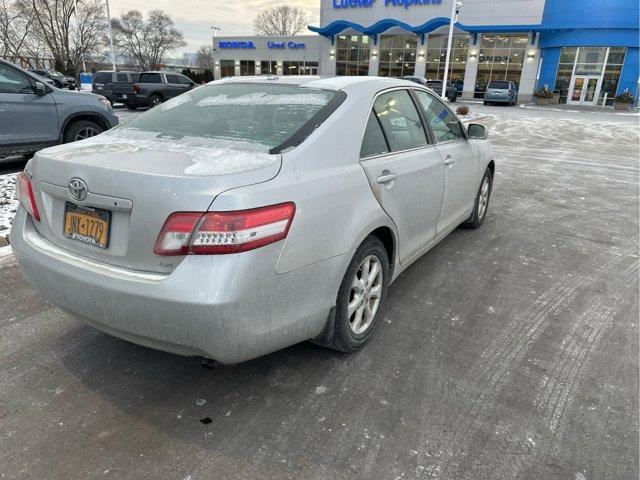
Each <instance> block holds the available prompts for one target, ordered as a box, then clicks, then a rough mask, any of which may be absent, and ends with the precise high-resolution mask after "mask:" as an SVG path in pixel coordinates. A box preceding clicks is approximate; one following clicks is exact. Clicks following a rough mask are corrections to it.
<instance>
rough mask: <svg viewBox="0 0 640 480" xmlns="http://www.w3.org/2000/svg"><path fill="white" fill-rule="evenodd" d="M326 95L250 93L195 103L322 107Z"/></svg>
mask: <svg viewBox="0 0 640 480" xmlns="http://www.w3.org/2000/svg"><path fill="white" fill-rule="evenodd" d="M327 101H328V98H327V95H323V94H321V93H305V94H301V95H270V94H267V93H252V94H250V95H243V96H242V97H231V98H230V97H229V96H228V95H216V96H215V97H206V98H203V99H202V100H200V101H199V102H198V103H196V106H198V107H210V106H218V105H255V106H263V105H284V106H288V107H289V106H292V105H306V106H316V107H324V106H325V105H326V104H327Z"/></svg>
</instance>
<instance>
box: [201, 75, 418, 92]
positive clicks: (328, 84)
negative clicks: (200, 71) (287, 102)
mask: <svg viewBox="0 0 640 480" xmlns="http://www.w3.org/2000/svg"><path fill="white" fill-rule="evenodd" d="M223 83H276V84H283V85H304V86H307V87H312V88H323V89H328V90H344V89H346V88H349V87H352V86H356V85H362V84H365V83H366V84H368V86H375V85H376V84H379V86H380V87H381V88H388V87H393V86H394V85H398V86H400V85H409V84H411V82H409V81H407V80H402V79H396V78H387V77H370V76H362V77H347V76H339V77H338V76H336V77H321V76H307V75H299V76H298V75H286V76H276V75H256V76H247V77H228V78H223V79H220V80H214V81H213V82H209V83H208V84H207V85H219V84H223Z"/></svg>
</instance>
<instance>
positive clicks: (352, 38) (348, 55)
mask: <svg viewBox="0 0 640 480" xmlns="http://www.w3.org/2000/svg"><path fill="white" fill-rule="evenodd" d="M337 47H338V49H337V51H338V58H337V59H336V74H337V75H369V55H370V50H371V49H370V45H369V37H367V36H366V35H339V36H338V42H337Z"/></svg>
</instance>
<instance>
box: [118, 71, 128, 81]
mask: <svg viewBox="0 0 640 480" xmlns="http://www.w3.org/2000/svg"><path fill="white" fill-rule="evenodd" d="M116 79H117V80H116V81H117V82H118V83H127V82H128V81H129V79H128V78H127V74H126V73H119V74H118V75H117V76H116Z"/></svg>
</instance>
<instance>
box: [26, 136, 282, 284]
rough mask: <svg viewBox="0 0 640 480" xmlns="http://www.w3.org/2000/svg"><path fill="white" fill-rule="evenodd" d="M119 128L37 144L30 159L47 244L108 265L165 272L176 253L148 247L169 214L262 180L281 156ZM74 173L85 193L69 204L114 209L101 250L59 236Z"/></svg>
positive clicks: (275, 169) (197, 208)
mask: <svg viewBox="0 0 640 480" xmlns="http://www.w3.org/2000/svg"><path fill="white" fill-rule="evenodd" d="M123 132H124V133H126V132H125V131H124V129H122V130H121V129H116V130H113V131H111V132H108V133H105V134H102V135H99V136H97V137H94V138H91V139H88V140H84V141H81V142H76V143H73V144H67V145H61V146H57V147H52V148H48V149H45V150H41V151H40V152H38V153H37V154H36V156H35V157H34V158H33V159H32V160H31V161H30V162H29V165H28V166H27V168H28V169H29V171H30V172H31V173H32V174H33V178H34V186H35V194H36V197H37V198H39V201H38V203H39V205H42V206H43V208H42V211H43V215H42V217H43V218H42V221H41V222H40V223H37V224H36V228H37V230H38V232H39V233H40V234H41V235H42V236H44V237H45V238H46V239H47V240H49V241H50V242H51V243H53V244H55V245H58V246H60V247H62V248H65V249H66V250H69V251H72V252H74V253H76V254H78V255H81V256H85V257H88V258H92V259H94V260H98V261H101V262H105V263H108V264H111V265H115V266H120V267H125V268H129V269H133V270H140V271H154V272H163V273H169V272H171V271H172V270H173V269H174V268H175V267H176V266H177V265H178V264H179V263H180V260H181V259H180V258H175V257H174V258H172V259H171V261H170V262H168V261H163V258H161V257H157V256H155V255H154V254H153V247H154V244H155V241H156V239H157V236H158V233H159V232H160V229H161V227H162V225H163V223H164V222H165V220H166V219H167V217H168V216H169V215H170V214H171V213H174V212H184V211H202V212H204V211H207V210H208V209H209V207H210V206H211V204H212V202H213V200H214V199H215V197H216V196H217V195H218V194H220V193H221V192H223V191H226V190H229V189H232V188H236V187H240V186H246V185H251V184H256V183H261V182H265V181H268V180H270V179H272V178H274V177H275V176H276V175H277V174H278V172H279V170H280V163H281V156H280V155H268V157H264V154H260V153H259V152H248V151H243V150H233V149H232V148H231V145H226V146H225V147H220V148H215V147H214V146H213V145H210V146H209V147H208V148H207V147H206V146H205V145H203V144H199V145H196V146H194V145H190V144H189V142H188V141H187V142H185V141H180V140H172V139H166V138H156V139H155V142H151V140H149V139H147V140H145V139H143V138H132V137H131V136H127V135H120V134H121V133H123ZM116 133H118V134H117V135H116ZM241 165H244V167H241ZM232 167H233V168H232ZM72 178H80V179H82V180H83V181H84V182H85V183H86V185H87V188H88V190H89V192H90V195H89V196H88V197H87V199H86V200H85V201H84V202H74V203H78V204H81V205H88V206H92V207H97V208H102V209H105V210H109V211H113V214H112V225H111V241H110V246H109V248H108V249H106V250H103V249H98V248H96V247H93V246H90V245H85V244H82V243H80V242H77V241H74V240H70V239H68V238H65V237H64V235H63V228H62V227H63V222H64V208H65V202H68V201H72V200H71V198H70V197H69V195H68V193H67V185H68V184H69V181H70V180H71V179H72ZM114 205H117V208H115V207H114ZM123 206H124V207H123Z"/></svg>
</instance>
